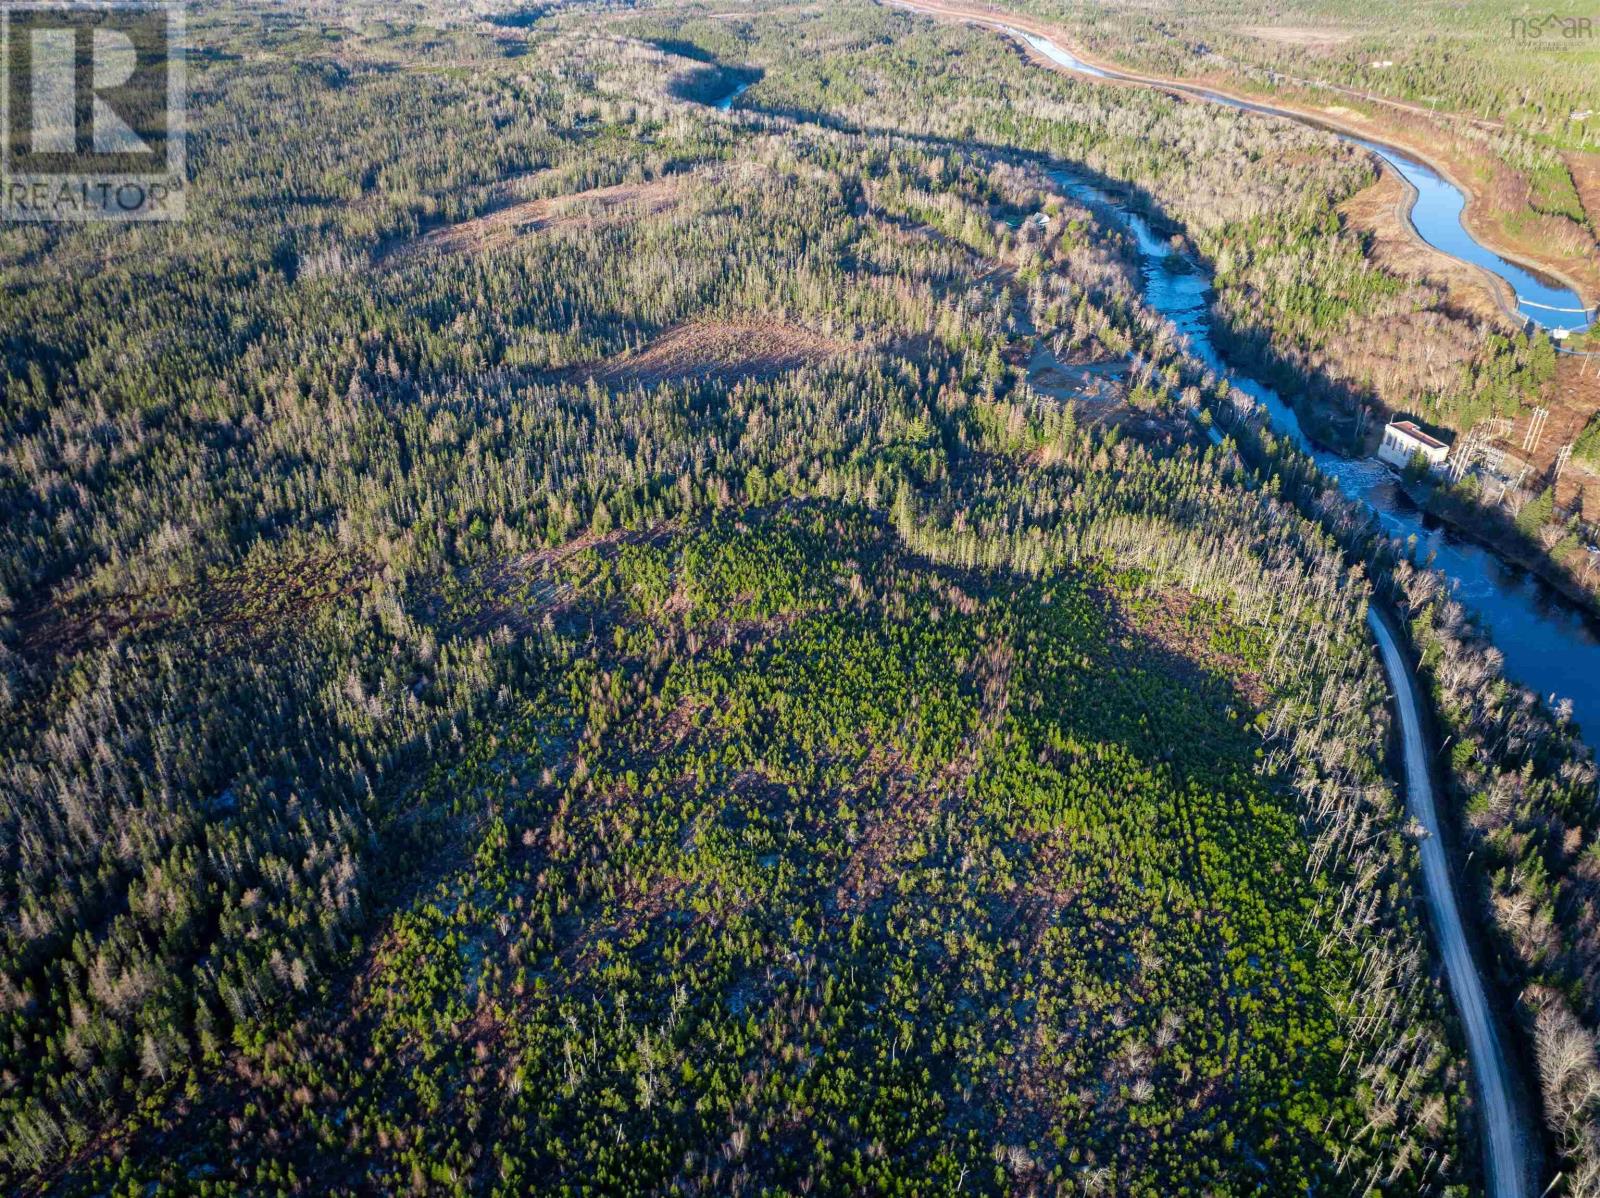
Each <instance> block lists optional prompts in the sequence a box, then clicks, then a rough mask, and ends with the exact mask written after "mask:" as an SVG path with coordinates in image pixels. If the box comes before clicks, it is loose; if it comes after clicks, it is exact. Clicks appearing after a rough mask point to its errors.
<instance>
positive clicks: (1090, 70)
mask: <svg viewBox="0 0 1600 1198" xmlns="http://www.w3.org/2000/svg"><path fill="white" fill-rule="evenodd" d="M1003 28H1004V29H1005V32H1007V33H1008V34H1010V35H1011V36H1013V37H1016V38H1019V39H1021V40H1022V41H1024V42H1026V43H1027V44H1028V45H1030V46H1032V47H1033V48H1034V49H1035V50H1037V51H1039V53H1040V54H1043V55H1044V56H1045V57H1046V58H1048V59H1050V60H1051V61H1052V62H1055V63H1058V64H1059V65H1061V66H1064V67H1066V68H1067V69H1068V70H1070V71H1077V72H1078V73H1080V74H1083V75H1089V76H1091V77H1093V78H1096V79H1124V78H1129V76H1126V75H1121V74H1119V73H1118V72H1116V71H1106V70H1102V69H1101V68H1099V67H1096V66H1091V65H1090V64H1088V63H1086V62H1084V61H1083V60H1082V59H1080V58H1078V57H1076V56H1075V55H1073V54H1072V53H1070V52H1069V51H1067V50H1063V49H1062V48H1061V47H1060V46H1058V45H1056V44H1055V43H1054V42H1052V41H1051V40H1050V39H1049V38H1045V37H1040V36H1038V35H1037V34H1033V33H1027V32H1025V31H1023V30H1020V29H1013V28H1011V27H1010V26H1004V27H1003ZM1185 90H1186V91H1188V92H1189V93H1190V94H1191V95H1195V96H1199V97H1200V98H1201V99H1204V100H1209V101H1211V102H1212V103H1214V104H1223V105H1226V106H1227V107H1229V108H1237V109H1240V110H1241V111H1245V112H1256V113H1260V114H1262V115H1264V116H1274V117H1278V118H1279V119H1282V120H1294V119H1295V118H1294V117H1292V116H1289V115H1286V114H1284V113H1280V112H1274V111H1273V110H1272V109H1270V108H1266V107H1263V106H1262V105H1259V104H1250V103H1247V102H1245V101H1242V100H1235V99H1233V98H1232V97H1231V96H1224V95H1221V94H1219V93H1217V92H1213V91H1206V90H1205V89H1203V88H1186V89H1185ZM1308 123H1309V122H1308ZM1316 127H1317V128H1322V126H1320V125H1319V126H1316ZM1325 132H1328V133H1331V134H1332V135H1333V136H1335V137H1338V138H1339V139H1340V140H1342V141H1347V142H1350V143H1351V144H1352V145H1358V146H1361V147H1362V148H1363V149H1366V150H1370V151H1371V152H1372V153H1374V154H1376V155H1377V156H1378V157H1379V158H1381V159H1382V160H1383V161H1384V162H1386V163H1388V164H1389V165H1390V166H1391V167H1393V168H1394V169H1395V170H1396V171H1397V172H1399V174H1400V175H1401V176H1402V177H1403V178H1404V179H1405V180H1406V181H1407V182H1408V183H1410V184H1411V186H1412V187H1414V188H1416V190H1417V200H1416V203H1415V204H1414V205H1413V206H1412V208H1411V213H1410V217H1411V224H1412V227H1413V228H1415V229H1416V231H1417V234H1418V236H1420V237H1421V238H1422V240H1424V241H1426V242H1427V243H1428V244H1429V245H1431V246H1433V248H1434V249H1436V250H1440V251H1441V252H1443V253H1446V254H1449V255H1450V256H1451V257H1454V258H1459V259H1461V260H1462V261H1463V262H1470V263H1472V264H1473V265H1474V266H1481V267H1482V268H1483V269H1484V270H1487V271H1488V272H1489V273H1490V274H1492V275H1497V276H1498V277H1500V278H1502V279H1504V280H1505V281H1506V282H1507V283H1508V284H1510V286H1511V290H1512V291H1514V292H1516V295H1517V308H1518V310H1519V311H1520V312H1521V313H1522V314H1523V315H1524V316H1527V317H1528V318H1529V319H1530V320H1532V321H1533V322H1534V323H1535V324H1537V325H1539V326H1540V327H1541V328H1547V329H1569V330H1574V331H1576V330H1578V329H1583V328H1587V327H1588V326H1589V324H1590V323H1591V320H1592V318H1593V312H1592V311H1590V312H1585V311H1584V310H1583V300H1582V299H1581V298H1580V297H1579V296H1578V294H1577V293H1576V292H1574V291H1573V290H1572V289H1571V288H1570V287H1566V286H1563V285H1562V284H1560V283H1557V282H1555V281H1554V280H1547V279H1543V278H1541V277H1539V276H1537V275H1535V274H1534V273H1533V272H1531V271H1529V270H1527V269H1526V268H1524V267H1521V266H1518V265H1517V264H1516V263H1515V262H1509V261H1507V260H1506V259H1504V258H1502V257H1501V256H1500V255H1499V254H1497V253H1495V252H1494V251H1493V250H1491V249H1489V248H1488V247H1487V246H1484V245H1481V244H1479V243H1478V241H1476V240H1475V239H1474V238H1473V236H1472V234H1471V233H1469V232H1467V228H1466V226H1465V225H1463V224H1462V223H1461V214H1462V212H1463V211H1464V210H1465V208H1466V197H1465V196H1464V195H1463V194H1462V193H1461V190H1460V189H1459V188H1457V187H1456V186H1455V185H1454V184H1452V183H1451V182H1449V180H1447V179H1445V178H1443V177H1442V176H1441V175H1440V174H1439V172H1438V171H1436V170H1434V169H1433V168H1432V167H1431V166H1429V165H1427V163H1424V162H1419V161H1417V160H1416V159H1415V158H1412V157H1411V156H1410V155H1408V154H1404V153H1402V152H1401V151H1399V150H1396V149H1392V148H1390V147H1389V146H1385V145H1382V144H1380V143H1378V142H1374V141H1368V140H1366V139H1365V138H1362V137H1353V136H1350V135H1347V134H1343V133H1335V132H1333V131H1332V130H1325Z"/></svg>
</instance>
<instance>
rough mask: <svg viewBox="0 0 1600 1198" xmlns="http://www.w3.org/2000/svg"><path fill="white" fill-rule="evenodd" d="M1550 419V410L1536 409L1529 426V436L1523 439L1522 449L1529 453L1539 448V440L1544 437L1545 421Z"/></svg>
mask: <svg viewBox="0 0 1600 1198" xmlns="http://www.w3.org/2000/svg"><path fill="white" fill-rule="evenodd" d="M1549 419H1550V409H1549V408H1535V409H1534V410H1533V419H1532V421H1530V422H1529V424H1528V435H1527V436H1526V437H1524V438H1522V448H1523V449H1524V450H1526V451H1527V452H1529V453H1532V452H1533V451H1534V450H1536V449H1538V448H1539V438H1540V437H1542V436H1544V426H1545V421H1547V420H1549Z"/></svg>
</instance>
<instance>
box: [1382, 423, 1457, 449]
mask: <svg viewBox="0 0 1600 1198" xmlns="http://www.w3.org/2000/svg"><path fill="white" fill-rule="evenodd" d="M1389 427H1390V428H1392V429H1394V431H1395V432H1397V433H1403V434H1405V435H1406V436H1407V437H1410V438H1411V439H1412V440H1413V441H1416V442H1418V443H1419V444H1422V445H1426V446H1427V447H1428V448H1429V449H1448V448H1449V446H1448V445H1446V444H1445V443H1444V442H1443V441H1441V440H1439V439H1438V438H1437V437H1430V436H1428V434H1427V433H1425V432H1423V431H1422V430H1421V429H1420V428H1418V427H1417V426H1416V425H1414V424H1412V423H1411V421H1409V420H1395V421H1391V422H1390V424H1389Z"/></svg>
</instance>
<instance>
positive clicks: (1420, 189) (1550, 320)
mask: <svg viewBox="0 0 1600 1198" xmlns="http://www.w3.org/2000/svg"><path fill="white" fill-rule="evenodd" d="M1345 140H1346V141H1351V142H1354V143H1355V144H1356V145H1358V146H1365V147H1366V148H1367V149H1369V150H1371V151H1372V152H1373V153H1374V154H1376V155H1377V156H1378V157H1379V158H1382V159H1383V160H1384V161H1385V162H1387V163H1388V164H1389V165H1390V166H1392V167H1394V169H1395V170H1397V171H1398V172H1400V174H1401V176H1403V177H1404V178H1405V180H1406V182H1408V183H1410V184H1411V186H1413V187H1415V188H1416V189H1417V202H1416V204H1414V205H1413V206H1412V209H1411V223H1412V225H1413V226H1414V227H1415V228H1416V230H1417V233H1418V235H1419V236H1420V237H1421V238H1422V240H1424V241H1426V242H1427V243H1428V244H1429V245H1431V246H1432V247H1433V248H1434V249H1436V250H1443V251H1444V252H1445V253H1447V254H1449V255H1451V256H1452V257H1455V258H1460V259H1461V260H1462V261H1463V262H1472V263H1474V264H1476V265H1478V266H1481V267H1483V268H1484V269H1485V270H1487V271H1489V272H1490V273H1491V274H1496V275H1499V276H1500V277H1501V278H1502V279H1504V280H1505V281H1506V282H1507V283H1510V284H1511V289H1512V290H1513V291H1515V292H1516V293H1517V308H1518V310H1519V311H1521V312H1522V314H1523V315H1525V316H1527V317H1529V318H1530V319H1531V320H1533V322H1534V323H1535V324H1538V325H1540V326H1542V327H1544V328H1548V329H1573V330H1577V329H1582V328H1586V327H1587V326H1588V325H1589V322H1590V314H1588V313H1585V312H1583V311H1582V310H1581V307H1582V303H1583V301H1582V300H1581V299H1579V298H1578V296H1577V294H1576V293H1574V292H1573V291H1572V290H1571V289H1570V288H1567V287H1563V286H1562V285H1561V284H1559V283H1554V282H1547V281H1545V280H1544V279H1542V278H1540V277H1538V276H1537V275H1535V274H1533V273H1532V272H1530V271H1528V270H1526V269H1525V268H1523V267H1521V266H1518V265H1517V264H1516V263H1515V262H1508V261H1506V260H1505V259H1504V258H1502V257H1501V256H1500V255H1499V254H1497V253H1495V252H1494V251H1493V250H1491V249H1489V248H1488V247H1487V246H1485V245H1481V244H1479V243H1478V242H1477V241H1475V240H1473V237H1472V234H1471V233H1469V232H1467V227H1466V226H1465V225H1464V224H1462V223H1461V213H1462V211H1463V210H1464V209H1465V208H1466V197H1465V196H1463V195H1462V193H1461V191H1460V189H1458V188H1457V187H1455V186H1454V185H1453V184H1452V183H1450V182H1449V181H1448V180H1446V179H1443V178H1441V177H1440V175H1439V172H1438V171H1436V170H1434V169H1433V168H1432V167H1431V166H1429V165H1428V164H1427V163H1425V162H1418V161H1417V160H1416V159H1415V158H1412V157H1410V156H1409V155H1406V154H1402V153H1401V152H1400V151H1399V150H1395V149H1391V148H1390V147H1388V146H1385V145H1380V144H1379V143H1378V142H1374V141H1367V140H1366V139H1365V138H1360V137H1347V138H1345ZM1563 309H1567V310H1563ZM1573 309H1577V310H1573Z"/></svg>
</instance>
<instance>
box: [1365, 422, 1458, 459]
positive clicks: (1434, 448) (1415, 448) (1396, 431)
mask: <svg viewBox="0 0 1600 1198" xmlns="http://www.w3.org/2000/svg"><path fill="white" fill-rule="evenodd" d="M1418 455H1421V456H1422V457H1423V458H1424V459H1426V461H1427V463H1428V465H1429V467H1432V468H1437V467H1439V466H1442V465H1444V460H1445V458H1447V457H1449V456H1450V447H1449V446H1448V445H1446V444H1445V443H1444V442H1443V441H1440V440H1438V439H1437V438H1435V437H1430V436H1429V435H1428V434H1427V433H1425V432H1423V431H1422V430H1421V429H1420V428H1418V427H1417V426H1416V425H1414V424H1412V423H1411V421H1409V420H1395V421H1391V422H1390V423H1389V424H1388V425H1386V426H1384V430H1383V444H1382V445H1380V446H1378V459H1379V461H1384V462H1388V463H1389V465H1391V466H1399V467H1401V468H1402V469H1403V468H1405V467H1406V466H1409V465H1410V464H1411V459H1412V458H1414V457H1417V456H1418Z"/></svg>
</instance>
